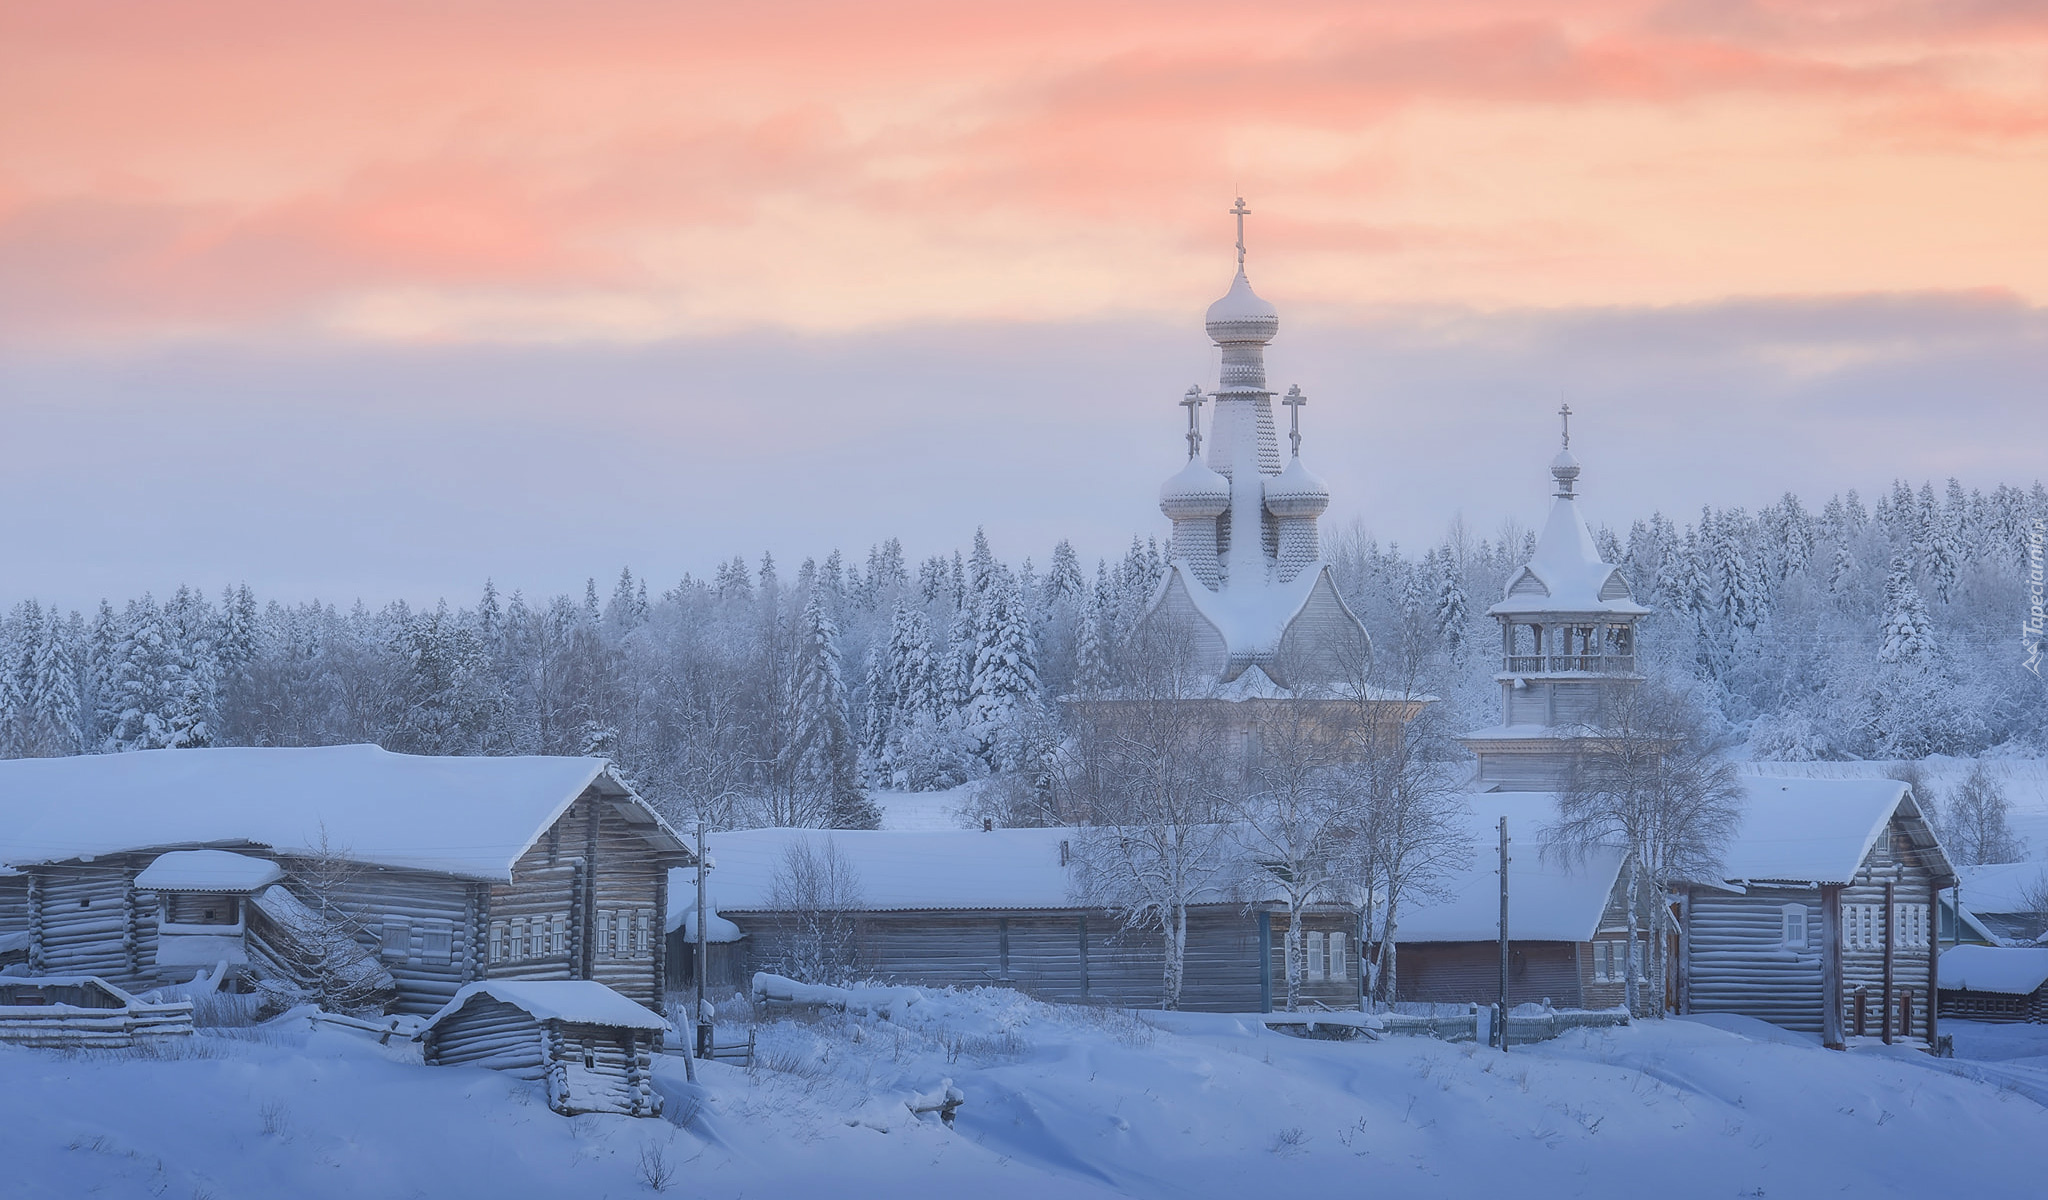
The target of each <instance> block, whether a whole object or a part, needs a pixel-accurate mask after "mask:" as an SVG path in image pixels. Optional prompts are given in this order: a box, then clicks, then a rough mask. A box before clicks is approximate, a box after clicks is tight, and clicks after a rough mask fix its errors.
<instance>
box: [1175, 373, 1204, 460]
mask: <svg viewBox="0 0 2048 1200" xmlns="http://www.w3.org/2000/svg"><path fill="white" fill-rule="evenodd" d="M1204 400H1205V397H1204V396H1203V395H1202V389H1201V387H1200V386H1195V387H1190V388H1189V389H1188V394H1187V395H1185V396H1183V397H1181V400H1180V406H1181V407H1182V408H1185V409H1187V410H1188V434H1187V437H1188V457H1189V458H1193V457H1194V456H1195V455H1197V454H1200V453H1201V452H1202V422H1201V418H1200V413H1201V411H1202V404H1203V402H1204Z"/></svg>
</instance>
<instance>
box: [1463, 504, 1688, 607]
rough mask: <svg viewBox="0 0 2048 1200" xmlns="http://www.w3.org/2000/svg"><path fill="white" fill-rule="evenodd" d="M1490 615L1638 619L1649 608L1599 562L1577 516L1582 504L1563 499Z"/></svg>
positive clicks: (1623, 580)
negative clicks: (1526, 560) (1574, 615)
mask: <svg viewBox="0 0 2048 1200" xmlns="http://www.w3.org/2000/svg"><path fill="white" fill-rule="evenodd" d="M1486 611H1487V612H1488V613H1489V614H1491V615H1493V616H1523V615H1528V616H1535V615H1538V614H1542V613H1559V614H1581V615H1588V616H1596V615H1608V616H1635V617H1640V616H1644V615H1646V614H1647V613H1648V612H1649V611H1650V610H1649V609H1647V608H1645V607H1643V606H1642V605H1640V604H1637V603H1636V601H1635V597H1634V595H1633V594H1632V593H1631V592H1630V591H1629V586H1628V580H1627V578H1626V577H1624V576H1623V575H1622V573H1621V571H1620V570H1619V569H1618V568H1616V567H1615V566H1614V565H1613V564H1612V563H1606V562H1602V561H1601V560H1600V550H1599V548H1598V547H1597V546H1595V545H1594V543H1593V533H1592V531H1591V530H1589V529H1587V528H1586V519H1585V518H1584V517H1582V516H1580V515H1579V505H1578V501H1577V500H1575V499H1573V498H1572V497H1570V496H1559V497H1557V498H1556V499H1555V500H1552V501H1551V504H1550V519H1549V520H1548V521H1546V522H1544V525H1543V534H1542V536H1540V537H1539V538H1537V539H1536V552H1535V553H1534V554H1532V555H1530V557H1529V561H1528V562H1527V563H1526V564H1524V565H1523V566H1522V567H1520V568H1519V569H1517V570H1516V571H1515V573H1514V574H1512V575H1510V576H1509V577H1508V585H1507V590H1506V592H1505V593H1504V594H1503V596H1502V599H1501V601H1500V603H1498V604H1496V605H1494V606H1493V607H1492V608H1489V609H1487V610H1486Z"/></svg>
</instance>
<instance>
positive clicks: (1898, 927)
mask: <svg viewBox="0 0 2048 1200" xmlns="http://www.w3.org/2000/svg"><path fill="white" fill-rule="evenodd" d="M1892 920H1893V926H1892V927H1893V929H1894V931H1895V934H1896V937H1897V939H1898V945H1899V946H1900V947H1902V948H1904V949H1909V950H1925V949H1926V948H1927V906H1926V905H1925V904H1895V905H1893V906H1892Z"/></svg>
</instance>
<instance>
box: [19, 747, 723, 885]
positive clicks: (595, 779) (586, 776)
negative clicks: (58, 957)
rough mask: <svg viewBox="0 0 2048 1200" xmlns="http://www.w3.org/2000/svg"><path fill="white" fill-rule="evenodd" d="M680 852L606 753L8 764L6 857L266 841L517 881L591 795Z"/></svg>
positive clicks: (343, 754) (158, 756)
mask: <svg viewBox="0 0 2048 1200" xmlns="http://www.w3.org/2000/svg"><path fill="white" fill-rule="evenodd" d="M592 789H594V790H595V791H596V792H597V794H599V795H600V796H604V797H606V798H608V799H611V800H613V801H615V802H616V803H617V805H618V809H619V812H620V813H621V815H622V816H624V817H626V819H627V820H629V821H632V822H634V823H635V824H636V826H637V827H639V828H640V829H642V830H643V832H644V835H645V836H646V837H647V838H648V839H649V840H650V841H652V842H654V843H656V844H657V845H659V846H661V847H662V848H663V849H667V850H673V851H675V852H678V853H682V852H684V851H683V843H682V840H681V839H680V838H679V837H677V836H676V834H675V831H674V830H672V829H670V828H669V827H668V826H667V824H665V823H664V822H663V821H662V820H661V818H660V817H658V816H656V815H655V813H654V811H653V810H652V809H650V808H648V807H647V806H646V805H645V804H644V803H642V802H641V801H640V800H639V799H638V797H636V796H634V794H633V792H632V790H631V789H630V788H628V787H627V786H626V785H625V784H624V783H622V782H620V780H619V779H618V777H617V776H615V775H614V774H612V772H611V770H610V767H609V765H608V764H607V763H606V762H605V760H604V759H601V758H553V757H539V756H534V757H508V758H484V757H476V758H439V757H429V756H426V755H416V754H393V753H391V752H390V751H388V750H382V749H379V748H378V747H376V746H315V747H301V748H277V747H226V748H215V749H206V750H142V751H137V752H135V753H132V754H89V755H79V756H77V757H73V758H23V759H12V760H8V761H4V762H0V862H4V863H7V864H9V865H11V866H16V867H20V866H28V865H32V864H35V863H50V862H63V861H66V860H69V859H76V858H86V857H91V856H97V855H103V854H116V853H120V852H122V851H130V850H150V849H159V848H161V849H173V848H184V847H191V848H198V847H206V846H213V847H231V846H260V847H265V848H268V849H271V850H276V851H279V852H283V853H308V852H315V851H318V850H319V849H320V847H321V845H322V843H323V841H324V843H325V845H326V846H327V847H328V848H329V849H330V850H332V851H333V852H335V853H339V854H342V855H343V856H345V857H346V858H348V859H350V860H351V861H355V862H363V863H370V864H374V865H378V866H387V867H405V868H411V869H415V870H422V871H438V872H444V873H447V874H451V875H461V876H466V877H469V878H474V879H499V880H502V879H509V878H511V873H512V864H513V863H514V862H516V861H517V860H518V858H519V856H520V855H521V854H523V853H525V852H526V850H527V849H528V848H529V847H531V846H532V845H533V843H534V842H535V841H536V840H537V839H538V838H539V837H540V836H541V835H542V834H544V833H546V832H547V830H548V827H549V826H551V825H553V824H554V823H555V821H556V820H557V819H559V818H560V817H561V815H562V813H563V812H564V811H565V810H567V809H568V807H569V805H570V804H572V803H574V802H575V801H576V799H577V797H579V796H581V795H583V794H584V792H585V791H588V790H592Z"/></svg>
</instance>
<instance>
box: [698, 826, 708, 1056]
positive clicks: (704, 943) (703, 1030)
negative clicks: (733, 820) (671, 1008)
mask: <svg viewBox="0 0 2048 1200" xmlns="http://www.w3.org/2000/svg"><path fill="white" fill-rule="evenodd" d="M705 870H706V866H705V862H704V819H703V818H702V817H699V818H698V819H697V1057H698V1058H710V1057H711V1022H710V1021H708V1020H706V1019H705V1016H704V977H705V976H706V975H708V974H709V973H710V971H711V938H710V933H709V929H710V925H711V922H710V921H708V920H706V919H705V916H704V891H705V889H704V875H705Z"/></svg>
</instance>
